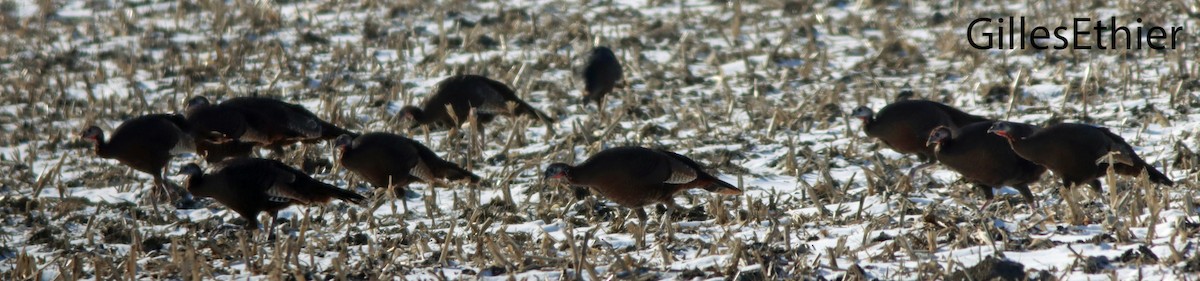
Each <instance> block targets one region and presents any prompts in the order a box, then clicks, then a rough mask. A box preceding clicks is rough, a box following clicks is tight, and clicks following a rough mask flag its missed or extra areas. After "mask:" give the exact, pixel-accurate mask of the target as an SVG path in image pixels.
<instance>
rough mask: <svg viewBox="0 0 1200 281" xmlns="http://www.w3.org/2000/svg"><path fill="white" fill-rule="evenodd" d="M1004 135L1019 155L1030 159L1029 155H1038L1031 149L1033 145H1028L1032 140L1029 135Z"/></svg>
mask: <svg viewBox="0 0 1200 281" xmlns="http://www.w3.org/2000/svg"><path fill="white" fill-rule="evenodd" d="M1003 137H1004V138H1005V139H1007V140H1008V146H1010V147H1012V150H1013V152H1016V153H1017V155H1018V156H1021V157H1022V158H1025V159H1030V158H1029V157H1027V156H1032V155H1037V153H1035V152H1034V151H1031V147H1029V146H1028V144H1029V143H1030V142H1031V141H1030V139H1029V136H1014V135H1005V136H1003Z"/></svg>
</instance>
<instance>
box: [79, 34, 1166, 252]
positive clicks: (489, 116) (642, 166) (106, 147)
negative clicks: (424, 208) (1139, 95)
mask: <svg viewBox="0 0 1200 281" xmlns="http://www.w3.org/2000/svg"><path fill="white" fill-rule="evenodd" d="M581 75H582V76H583V78H584V80H585V88H584V89H583V93H584V95H585V96H584V97H583V99H584V100H585V102H588V103H595V104H596V105H597V106H598V107H599V108H600V110H599V114H604V110H603V104H604V103H603V101H604V99H605V97H606V96H607V95H609V94H610V93H612V92H613V91H614V89H615V88H617V83H618V81H619V80H620V79H621V77H622V69H621V64H620V63H619V62H618V60H617V57H616V55H615V54H614V53H613V51H612V50H610V49H609V48H606V47H596V48H595V49H594V50H592V52H591V54H590V56H589V57H588V60H587V65H586V67H585V68H584V69H583V70H582V73H581ZM185 103H186V109H185V111H184V113H182V114H149V115H144V116H140V117H136V118H132V119H129V120H126V121H124V123H122V124H121V125H120V126H118V127H117V128H116V129H115V130H113V131H112V132H111V134H110V135H109V136H108V137H107V138H106V137H105V132H104V131H103V130H102V129H101V128H100V127H97V126H89V127H87V128H86V129H84V130H83V132H82V134H81V138H83V139H85V140H88V141H91V142H94V144H95V146H94V150H95V155H96V156H98V157H101V158H108V159H115V160H117V161H119V162H120V163H122V164H124V165H126V166H128V167H130V168H133V169H134V170H137V171H141V172H144V173H147V174H149V175H151V176H152V177H153V180H154V189H153V190H154V191H153V192H152V194H155V195H158V196H155V197H154V199H153V200H155V201H156V202H157V201H161V200H163V198H164V197H165V198H178V199H179V200H181V201H189V200H193V197H205V198H212V199H213V200H215V201H216V202H219V203H221V204H222V205H224V206H225V207H227V208H229V209H230V210H232V211H234V212H236V213H238V214H240V215H241V216H242V217H244V218H245V219H246V221H247V223H246V225H245V228H247V229H251V230H255V229H260V227H262V226H261V224H260V223H259V221H258V218H257V217H258V216H259V214H260V213H262V212H266V213H267V214H268V215H269V216H270V217H271V219H272V224H274V220H275V219H276V218H277V213H278V211H279V210H281V209H284V208H287V207H289V206H292V205H296V204H305V205H307V204H319V203H328V202H330V201H331V200H332V199H338V200H341V201H346V202H350V203H355V204H364V203H366V202H367V201H369V199H368V198H366V197H364V196H363V195H360V194H358V193H356V192H354V191H352V190H349V189H344V188H340V187H337V186H334V185H331V184H328V183H325V182H321V181H319V180H317V179H314V178H312V177H311V176H310V175H309V174H308V173H306V172H305V171H303V170H301V169H297V168H295V167H292V166H290V165H288V164H285V163H284V162H281V161H279V160H275V159H267V158H257V157H256V156H255V153H254V152H255V151H256V149H257V148H267V149H269V150H271V151H273V153H272V156H273V157H275V158H279V157H281V156H282V155H283V151H284V149H285V148H286V147H289V146H292V145H294V144H296V143H316V142H322V141H329V142H331V144H332V146H333V147H335V148H336V149H337V153H336V155H337V157H338V162H339V164H340V167H343V168H344V169H346V170H348V171H350V172H351V173H353V174H355V175H356V176H357V177H359V178H361V179H362V180H364V181H365V182H367V183H369V184H370V185H372V186H374V187H376V188H381V189H387V190H391V191H403V190H404V189H405V188H406V187H407V186H408V185H409V184H410V183H413V182H422V183H426V184H429V185H431V186H444V187H449V186H454V184H451V182H465V183H468V184H471V185H480V184H483V185H486V180H485V177H484V176H481V175H478V174H475V173H473V172H472V171H470V170H468V169H466V168H464V167H460V166H459V165H457V164H455V163H453V162H450V161H446V160H444V159H442V158H441V157H440V156H439V155H438V153H437V152H435V151H434V150H432V149H430V148H429V147H428V146H426V145H424V144H422V143H421V142H419V141H416V140H413V139H410V138H408V137H405V136H402V135H397V134H393V133H388V132H354V131H351V130H347V129H345V128H343V127H340V126H338V125H337V124H333V123H330V122H327V121H325V120H322V119H321V118H320V117H318V116H317V115H316V114H314V113H313V112H312V111H309V110H308V109H306V108H304V107H303V106H300V105H297V104H291V103H287V102H284V101H280V100H277V99H271V98H264V97H238V98H231V99H226V100H223V101H219V102H214V101H211V100H209V99H208V98H207V97H204V96H195V97H191V98H190V99H188V100H186V102H185ZM499 115H504V116H510V117H521V116H525V117H529V118H533V119H536V120H538V121H540V122H543V123H545V124H546V125H547V128H551V129H552V127H553V123H554V122H555V119H554V118H553V117H551V116H550V115H548V114H546V113H545V112H543V111H541V110H539V109H537V108H534V107H533V106H531V105H530V104H528V103H526V102H524V101H522V100H521V99H520V98H518V97H517V95H516V93H515V92H514V90H513V89H512V88H511V87H509V86H507V85H505V84H504V83H503V82H500V81H496V80H492V79H489V78H487V77H484V76H479V75H456V76H452V77H449V78H446V79H445V80H443V81H441V82H440V83H438V84H437V86H436V89H435V90H434V92H432V94H431V95H430V96H428V97H427V98H426V99H425V101H424V102H423V104H422V105H421V106H412V105H410V106H405V107H403V108H402V109H401V110H400V112H399V117H400V119H401V120H404V122H407V124H408V125H411V126H412V127H414V128H415V127H422V126H426V127H431V128H448V127H449V128H458V127H460V126H462V125H464V124H468V125H471V126H473V129H475V130H478V131H479V132H482V131H483V130H484V126H485V125H486V124H487V123H489V122H490V121H492V120H493V119H494V118H495V117H496V116H499ZM851 116H853V117H855V118H857V119H859V120H861V122H862V131H863V132H864V133H865V135H866V136H868V137H870V138H874V139H877V140H879V141H880V142H881V143H883V144H884V145H885V146H886V147H888V148H890V149H892V150H894V151H896V152H899V153H902V154H914V155H916V156H917V157H918V158H919V159H920V160H921V161H922V162H923V163H922V164H919V165H917V166H916V167H914V168H912V169H911V170H909V171H908V173H907V175H908V176H909V178H910V179H911V178H914V177H918V176H919V174H920V173H919V172H920V171H921V170H923V169H927V168H930V167H933V166H935V165H936V164H939V163H940V164H941V165H942V166H944V167H946V168H948V169H950V170H953V171H955V172H957V173H958V174H960V175H961V176H962V178H963V179H964V180H966V181H967V182H969V183H970V184H972V185H973V186H974V187H975V188H976V189H977V191H978V192H979V194H980V195H982V196H983V198H984V199H985V200H986V201H984V202H983V203H982V204H979V207H978V208H979V209H980V210H981V211H982V210H983V209H986V208H987V207H988V206H989V204H991V203H992V201H993V198H994V196H993V192H992V189H996V188H1001V187H1006V186H1007V187H1011V188H1013V189H1016V190H1017V191H1018V192H1019V193H1020V195H1021V196H1022V197H1023V199H1024V201H1025V202H1026V204H1028V207H1029V209H1030V210H1031V211H1036V210H1037V208H1038V201H1037V199H1036V198H1035V196H1034V194H1033V192H1032V191H1031V190H1030V189H1029V185H1030V184H1032V183H1034V182H1037V181H1038V180H1039V179H1040V178H1041V177H1042V176H1043V175H1044V174H1045V172H1046V171H1050V172H1052V173H1053V175H1054V176H1055V177H1057V178H1059V179H1061V182H1062V186H1063V188H1064V189H1066V190H1069V189H1071V188H1074V187H1077V186H1081V185H1088V186H1090V187H1091V188H1092V189H1094V190H1095V191H1096V192H1097V193H1099V192H1100V191H1101V183H1100V180H1099V179H1100V178H1101V177H1104V176H1106V175H1108V174H1109V173H1117V174H1121V175H1128V176H1134V177H1143V175H1144V177H1145V178H1146V179H1147V180H1148V181H1150V182H1153V183H1157V184H1163V185H1168V186H1170V185H1172V184H1173V182H1172V180H1171V179H1170V178H1168V177H1167V176H1166V175H1164V174H1163V173H1162V172H1160V171H1159V170H1157V169H1155V168H1154V167H1153V166H1152V165H1150V164H1149V163H1147V162H1146V161H1145V160H1143V159H1142V158H1141V157H1139V156H1138V155H1137V153H1136V151H1135V149H1134V147H1133V146H1131V145H1130V144H1129V143H1128V142H1126V141H1125V140H1124V139H1123V138H1122V137H1121V136H1119V135H1117V134H1114V133H1113V132H1111V131H1109V130H1108V129H1106V128H1103V127H1097V126H1092V125H1087V124H1072V123H1060V124H1053V125H1048V126H1045V127H1039V126H1035V125H1031V124H1024V123H1017V122H1007V121H1002V120H993V119H989V118H986V117H982V116H976V115H972V114H969V113H966V112H963V111H961V110H959V109H956V108H953V107H951V106H948V105H946V104H942V103H938V102H934V101H926V100H900V101H896V102H893V103H891V104H889V105H887V106H884V107H883V108H880V109H879V110H878V111H875V110H872V109H871V108H869V107H865V106H860V107H858V108H855V109H854V110H853V111H852V113H851ZM185 153H195V154H196V155H198V156H201V157H202V158H203V159H204V160H205V162H207V163H206V165H205V166H207V171H206V170H205V169H204V168H202V167H201V165H200V164H199V163H187V164H185V165H184V166H183V167H182V168H181V169H180V170H179V171H178V173H179V174H182V175H186V176H187V177H186V180H185V181H184V183H183V186H182V187H180V186H178V185H175V184H173V183H171V182H169V181H168V180H166V175H167V174H168V172H169V171H166V168H167V167H169V166H170V165H169V163H170V161H171V159H172V158H173V157H174V156H176V155H180V154H185ZM706 170H707V169H706V168H705V166H704V165H702V164H700V163H697V162H696V161H694V160H692V159H690V158H688V157H687V156H684V155H681V154H677V153H674V152H671V151H667V150H662V149H651V148H643V147H612V148H608V149H605V150H603V151H600V152H598V153H595V154H594V155H592V156H591V157H590V158H588V159H587V160H586V161H584V162H582V163H579V164H574V165H572V164H571V163H552V164H551V163H546V165H545V170H544V173H543V175H544V178H545V179H546V180H547V181H548V182H551V183H555V184H559V185H564V186H575V187H587V188H590V189H592V190H594V191H596V192H597V193H599V194H601V195H603V196H604V197H606V198H608V199H609V200H611V201H612V202H614V203H617V204H619V205H621V206H624V207H628V208H631V209H632V210H633V212H634V213H635V214H636V215H637V216H638V218H639V220H640V223H641V224H642V227H643V228H642V229H644V227H645V224H646V221H647V219H648V218H647V215H646V212H645V211H644V210H643V207H645V206H647V205H652V204H662V205H663V206H665V207H666V209H667V212H668V213H670V212H672V211H675V210H677V209H679V208H680V207H679V206H678V205H676V204H675V202H674V201H673V196H674V195H675V194H678V193H680V192H683V191H685V190H689V189H703V190H706V191H709V192H712V193H715V194H720V195H739V194H742V188H741V187H739V186H735V185H733V184H730V183H728V182H725V181H722V180H721V179H719V178H718V177H717V176H714V175H712V174H709V173H708V172H706ZM1064 197H1065V199H1066V200H1065V201H1067V202H1068V204H1070V205H1071V208H1072V210H1073V211H1074V210H1077V208H1078V206H1076V204H1077V203H1075V202H1074V201H1073V199H1071V197H1070V196H1064ZM1073 213H1075V212H1073ZM266 228H267V229H270V228H271V226H268V227H266ZM642 234H643V235H644V234H645V232H644V231H643V232H642ZM640 241H641V240H639V242H640ZM639 244H641V243H639Z"/></svg>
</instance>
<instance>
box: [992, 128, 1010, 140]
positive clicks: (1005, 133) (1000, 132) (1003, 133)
mask: <svg viewBox="0 0 1200 281" xmlns="http://www.w3.org/2000/svg"><path fill="white" fill-rule="evenodd" d="M987 132H988V133H989V134H996V135H997V136H1001V137H1005V138H1007V137H1008V131H1005V130H998V129H996V128H990V129H988V131H987Z"/></svg>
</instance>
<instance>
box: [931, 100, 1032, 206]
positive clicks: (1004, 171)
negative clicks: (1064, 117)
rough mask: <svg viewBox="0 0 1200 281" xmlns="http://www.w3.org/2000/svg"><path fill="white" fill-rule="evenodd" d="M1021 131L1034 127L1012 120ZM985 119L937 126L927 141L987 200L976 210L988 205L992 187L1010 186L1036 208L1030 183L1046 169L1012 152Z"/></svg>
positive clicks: (945, 163) (943, 161)
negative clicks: (957, 125)
mask: <svg viewBox="0 0 1200 281" xmlns="http://www.w3.org/2000/svg"><path fill="white" fill-rule="evenodd" d="M1012 126H1014V127H1020V128H1021V129H1023V130H1036V129H1037V127H1035V126H1033V125H1029V124H1022V123H1012ZM990 127H991V124H990V123H988V122H978V123H974V124H970V125H967V126H965V127H962V128H959V129H958V130H954V129H951V128H950V127H946V126H940V127H937V128H934V129H933V131H931V132H930V133H929V142H928V144H929V145H930V146H932V147H933V151H934V153H935V155H936V156H937V161H938V162H940V163H942V165H943V166H946V167H948V168H950V169H951V170H954V171H955V172H958V174H960V175H962V176H963V178H965V179H967V181H969V182H971V183H972V184H974V185H975V188H976V189H977V190H978V191H979V193H980V194H982V195H983V197H984V198H986V199H987V201H986V202H984V203H983V204H982V205H980V207H979V209H980V210H983V209H984V208H987V206H988V205H989V204H991V202H992V199H993V198H994V197H993V195H992V189H993V188H999V187H1003V186H1011V187H1012V188H1013V189H1016V190H1017V191H1019V192H1021V196H1023V197H1025V201H1026V202H1027V203H1028V204H1029V207H1030V208H1036V207H1037V201H1036V200H1035V199H1034V197H1033V192H1032V191H1030V190H1029V184H1031V183H1034V182H1037V180H1038V179H1040V178H1041V177H1042V174H1044V173H1045V172H1046V168H1045V167H1042V166H1041V165H1038V164H1037V163H1033V162H1030V161H1029V160H1025V159H1024V158H1021V157H1020V156H1018V155H1017V153H1016V152H1013V150H1012V148H1010V147H1009V145H1008V141H1007V140H1005V139H1004V138H1003V137H1000V136H997V135H994V134H989V133H988V128H990Z"/></svg>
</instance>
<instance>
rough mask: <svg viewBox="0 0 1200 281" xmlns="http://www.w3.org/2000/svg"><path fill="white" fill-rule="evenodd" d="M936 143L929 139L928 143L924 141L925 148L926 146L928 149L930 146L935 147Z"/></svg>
mask: <svg viewBox="0 0 1200 281" xmlns="http://www.w3.org/2000/svg"><path fill="white" fill-rule="evenodd" d="M937 143H938V141H937V140H935V139H929V140H928V141H925V146H926V147H930V146H934V145H937Z"/></svg>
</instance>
